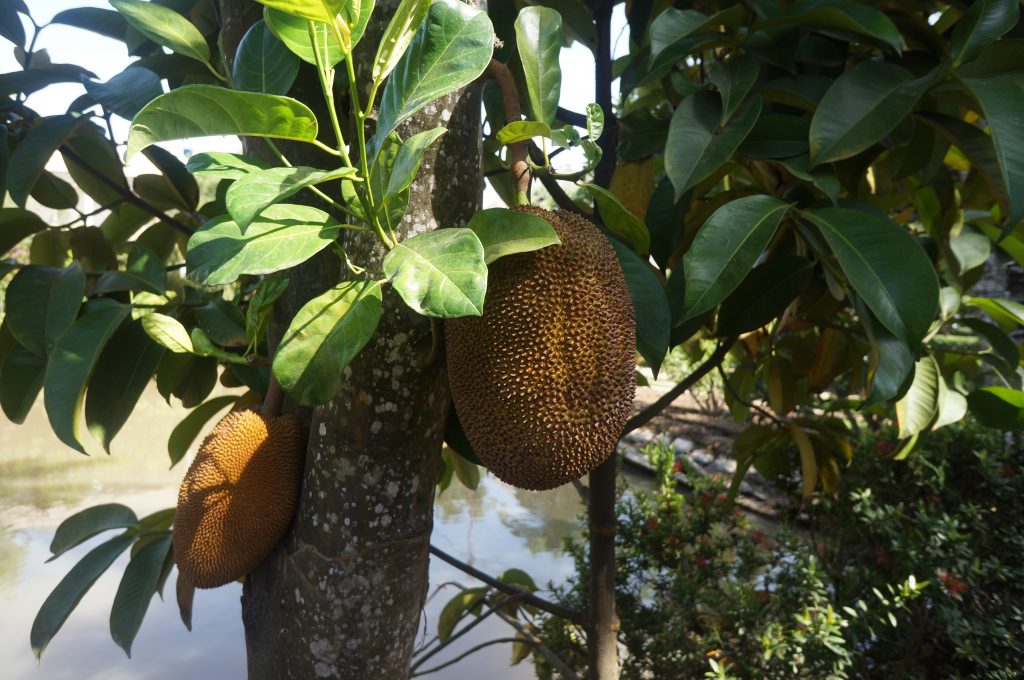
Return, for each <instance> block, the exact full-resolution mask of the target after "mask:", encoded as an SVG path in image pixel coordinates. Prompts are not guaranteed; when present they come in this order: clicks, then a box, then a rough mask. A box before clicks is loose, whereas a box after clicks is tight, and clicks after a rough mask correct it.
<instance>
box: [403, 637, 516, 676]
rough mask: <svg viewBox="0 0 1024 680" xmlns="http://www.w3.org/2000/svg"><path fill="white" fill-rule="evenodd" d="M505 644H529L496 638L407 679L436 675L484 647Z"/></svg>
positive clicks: (514, 639)
mask: <svg viewBox="0 0 1024 680" xmlns="http://www.w3.org/2000/svg"><path fill="white" fill-rule="evenodd" d="M506 642H525V643H526V644H530V641H529V640H525V639H521V638H511V637H510V638H498V639H496V640H488V641H487V642H481V643H480V644H478V645H476V646H475V647H472V648H470V649H469V650H467V651H465V652H463V653H462V654H460V655H458V656H457V657H455V658H454V659H452V660H451V661H445V662H444V663H443V664H441V665H440V666H434V667H433V668H428V669H427V670H425V671H420V672H419V673H413V674H411V675H410V676H409V677H410V678H418V677H420V676H421V675H430V674H431V673H436V672H438V671H440V670H443V669H445V668H448V667H449V666H454V665H455V664H457V663H458V662H460V661H462V660H463V659H465V658H466V657H467V656H469V655H471V654H475V653H477V652H479V651H480V650H481V649H484V648H485V647H491V646H493V645H501V644H504V643H506Z"/></svg>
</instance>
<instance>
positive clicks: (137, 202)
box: [60, 146, 195, 236]
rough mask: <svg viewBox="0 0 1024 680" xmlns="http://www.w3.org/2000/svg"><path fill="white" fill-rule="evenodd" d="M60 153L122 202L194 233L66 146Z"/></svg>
mask: <svg viewBox="0 0 1024 680" xmlns="http://www.w3.org/2000/svg"><path fill="white" fill-rule="evenodd" d="M60 152H61V153H62V154H63V155H64V157H65V158H70V159H71V160H72V161H74V162H75V165H77V166H78V167H80V168H82V169H83V170H85V171H86V172H87V173H89V174H90V175H92V176H93V177H95V178H96V179H98V180H99V181H100V182H102V183H103V184H105V185H107V186H108V187H110V188H111V189H113V190H114V191H116V192H117V193H119V194H120V195H121V196H122V197H124V200H125V201H127V202H128V203H131V204H132V205H134V206H135V207H137V208H140V209H141V210H143V211H145V212H148V213H149V214H150V215H152V216H153V217H156V218H157V219H159V220H160V221H161V222H166V223H167V224H169V225H171V226H172V227H174V228H175V229H177V230H178V231H180V232H181V233H183V234H185V235H187V236H191V235H192V234H193V233H194V232H195V230H194V229H193V228H192V227H190V226H188V225H187V224H185V223H184V222H181V221H179V220H178V219H176V218H174V217H171V216H170V215H168V214H167V213H165V212H164V211H163V210H160V209H159V208H157V207H155V206H153V205H150V204H149V203H147V202H146V201H144V200H142V199H141V198H139V197H138V196H136V195H135V194H134V193H132V191H131V189H129V188H128V187H127V186H126V185H123V184H118V183H117V182H115V181H114V180H112V179H110V178H109V177H107V176H106V175H104V174H103V173H102V172H100V171H99V170H97V169H96V168H94V167H93V166H91V165H89V163H88V162H87V161H86V160H85V159H84V158H82V157H81V156H79V155H78V154H76V153H75V152H74V151H72V150H71V149H69V148H68V147H67V146H61V147H60Z"/></svg>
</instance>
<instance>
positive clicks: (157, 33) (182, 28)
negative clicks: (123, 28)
mask: <svg viewBox="0 0 1024 680" xmlns="http://www.w3.org/2000/svg"><path fill="white" fill-rule="evenodd" d="M110 4H111V6H112V7H113V8H114V9H116V10H117V11H118V12H119V13H120V14H121V16H123V17H124V19H125V21H127V22H128V24H129V25H130V26H131V27H132V28H134V29H135V30H137V31H138V32H139V33H142V35H144V36H146V37H147V38H149V39H150V40H152V41H153V42H155V43H156V44H157V45H161V46H163V47H166V48H168V49H169V50H171V51H172V52H175V53H176V54H180V55H182V56H185V57H190V58H192V59H195V60H196V61H201V62H203V63H204V64H208V63H209V62H210V48H209V46H207V44H206V38H204V37H203V34H202V33H200V32H199V29H198V28H196V27H195V26H193V25H192V22H190V21H189V20H188V19H186V18H185V17H183V16H182V15H180V14H178V13H177V12H175V11H174V10H173V9H170V8H168V7H164V6H163V5H158V4H157V3H155V2H145V0H110Z"/></svg>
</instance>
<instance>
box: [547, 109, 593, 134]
mask: <svg viewBox="0 0 1024 680" xmlns="http://www.w3.org/2000/svg"><path fill="white" fill-rule="evenodd" d="M555 117H556V118H558V120H563V121H565V122H566V123H568V124H569V125H575V126H576V127H579V128H584V129H586V127H587V117H586V116H584V115H583V114H582V113H576V112H575V111H570V110H569V109H565V108H562V107H561V106H559V107H558V110H557V111H555Z"/></svg>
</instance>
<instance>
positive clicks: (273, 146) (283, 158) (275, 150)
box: [265, 139, 369, 231]
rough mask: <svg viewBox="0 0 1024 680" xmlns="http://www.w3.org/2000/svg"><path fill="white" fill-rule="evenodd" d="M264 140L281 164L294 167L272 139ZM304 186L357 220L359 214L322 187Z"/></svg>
mask: <svg viewBox="0 0 1024 680" xmlns="http://www.w3.org/2000/svg"><path fill="white" fill-rule="evenodd" d="M265 141H266V142H267V146H268V147H270V150H271V151H272V152H273V153H274V155H275V156H276V157H277V160H279V161H280V162H281V164H282V165H284V166H285V167H288V168H291V167H294V166H293V165H292V163H291V161H289V160H288V158H287V157H286V156H285V155H284V153H282V152H281V149H279V148H278V146H277V144H275V143H274V141H273V140H272V139H266V140H265ZM306 188H307V189H309V190H310V191H312V192H313V193H314V194H316V195H317V196H318V197H319V198H320V199H321V200H323V201H324V202H326V203H327V204H328V205H329V206H331V207H332V208H334V209H335V210H337V211H339V212H342V213H345V214H346V215H348V216H349V217H352V218H354V219H357V220H358V219H360V217H359V215H357V214H355V213H354V212H352V210H351V209H350V208H349V207H348V206H345V205H342V204H341V203H338V202H337V201H335V200H334V199H333V198H331V197H330V196H328V195H327V194H326V193H324V191H323V190H322V189H320V188H319V187H316V186H309V187H306ZM343 228H345V229H354V230H356V231H369V228H364V227H357V226H355V225H353V224H346V225H343Z"/></svg>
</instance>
